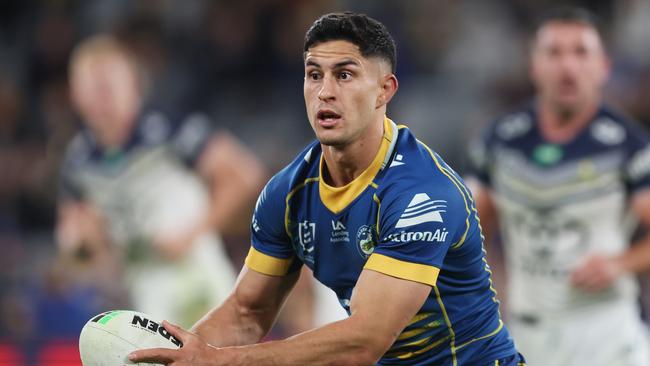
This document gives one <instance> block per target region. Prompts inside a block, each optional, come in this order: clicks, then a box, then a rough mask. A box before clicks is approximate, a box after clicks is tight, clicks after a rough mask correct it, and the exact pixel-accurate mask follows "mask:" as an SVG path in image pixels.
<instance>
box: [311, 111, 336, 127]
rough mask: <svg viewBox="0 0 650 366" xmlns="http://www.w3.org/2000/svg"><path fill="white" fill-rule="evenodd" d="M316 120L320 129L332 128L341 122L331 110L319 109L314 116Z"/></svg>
mask: <svg viewBox="0 0 650 366" xmlns="http://www.w3.org/2000/svg"><path fill="white" fill-rule="evenodd" d="M316 119H317V120H318V124H319V125H321V126H322V127H333V126H334V125H336V123H337V122H338V121H340V120H341V115H340V114H338V113H336V112H334V111H332V110H331V109H321V110H319V111H318V113H317V114H316Z"/></svg>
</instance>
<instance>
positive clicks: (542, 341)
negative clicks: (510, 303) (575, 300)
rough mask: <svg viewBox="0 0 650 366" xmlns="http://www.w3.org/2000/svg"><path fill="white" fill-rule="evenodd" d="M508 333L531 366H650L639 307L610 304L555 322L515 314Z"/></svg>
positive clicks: (649, 349)
mask: <svg viewBox="0 0 650 366" xmlns="http://www.w3.org/2000/svg"><path fill="white" fill-rule="evenodd" d="M508 330H509V331H510V333H511V335H512V336H513V338H514V340H515V346H516V347H517V349H518V350H519V351H520V352H521V353H522V354H523V355H524V356H525V357H526V360H527V366H548V365H553V366H585V365H589V366H639V365H650V337H648V329H647V327H646V325H645V324H644V323H643V322H642V321H641V318H640V314H639V310H638V307H637V306H635V305H634V304H620V303H619V304H607V306H603V305H598V306H594V307H590V308H585V309H581V310H580V311H576V312H573V313H571V315H565V316H562V317H554V318H552V319H550V318H548V317H546V318H544V317H540V316H536V315H534V314H512V315H511V316H509V317H508Z"/></svg>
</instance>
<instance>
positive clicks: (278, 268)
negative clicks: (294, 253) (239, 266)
mask: <svg viewBox="0 0 650 366" xmlns="http://www.w3.org/2000/svg"><path fill="white" fill-rule="evenodd" d="M292 261H293V258H288V259H281V258H276V257H272V256H270V255H267V254H264V253H262V252H260V251H258V250H257V249H255V248H254V247H251V248H250V250H249V251H248V255H247V256H246V260H245V261H244V263H246V265H247V266H248V268H250V269H252V270H254V271H255V272H259V273H262V274H265V275H269V276H284V275H286V274H287V272H288V271H289V267H290V266H291V262H292Z"/></svg>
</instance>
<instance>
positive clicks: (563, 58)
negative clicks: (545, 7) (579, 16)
mask: <svg viewBox="0 0 650 366" xmlns="http://www.w3.org/2000/svg"><path fill="white" fill-rule="evenodd" d="M531 64H532V68H531V73H532V79H533V82H534V84H535V86H536V87H537V90H538V92H539V96H540V98H541V99H542V101H543V102H545V103H548V104H550V105H551V106H553V108H556V109H559V110H562V111H566V112H572V111H576V110H578V109H580V108H582V107H585V106H588V105H589V104H593V103H597V102H598V101H599V99H600V96H601V90H602V87H603V85H604V83H605V81H606V80H607V77H608V74H609V62H608V59H607V56H606V54H605V51H604V49H603V45H602V42H601V39H600V37H599V35H598V32H597V31H596V30H595V29H594V28H593V27H591V26H589V25H587V24H582V23H575V22H559V21H558V22H550V23H548V24H546V25H545V26H543V27H542V28H541V29H540V30H539V31H538V33H537V38H536V41H535V44H534V48H533V51H532V58H531Z"/></svg>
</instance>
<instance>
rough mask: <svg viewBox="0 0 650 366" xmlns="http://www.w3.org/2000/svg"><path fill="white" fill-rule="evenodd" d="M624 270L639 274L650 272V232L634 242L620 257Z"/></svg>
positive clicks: (619, 260)
mask: <svg viewBox="0 0 650 366" xmlns="http://www.w3.org/2000/svg"><path fill="white" fill-rule="evenodd" d="M618 262H619V265H620V266H621V269H622V270H623V271H624V272H627V273H632V274H639V273H644V272H650V234H646V235H644V236H643V237H642V238H640V239H639V240H637V241H636V242H635V243H633V244H632V245H631V246H630V247H629V248H628V250H626V251H625V252H624V253H623V254H622V255H621V256H619V257H618Z"/></svg>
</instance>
